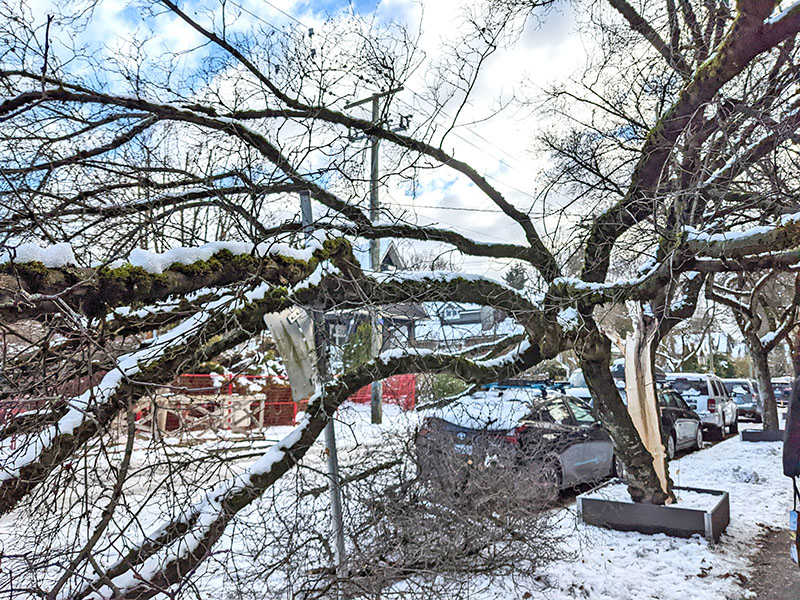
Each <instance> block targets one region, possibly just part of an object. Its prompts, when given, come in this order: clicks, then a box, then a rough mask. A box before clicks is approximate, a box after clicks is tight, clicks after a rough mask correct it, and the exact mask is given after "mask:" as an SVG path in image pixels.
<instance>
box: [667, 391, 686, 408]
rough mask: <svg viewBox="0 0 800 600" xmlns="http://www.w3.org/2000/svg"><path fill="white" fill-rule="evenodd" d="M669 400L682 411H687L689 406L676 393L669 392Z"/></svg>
mask: <svg viewBox="0 0 800 600" xmlns="http://www.w3.org/2000/svg"><path fill="white" fill-rule="evenodd" d="M669 396H670V398H672V401H673V402H675V406H676V407H678V408H682V409H684V410H689V405H688V404H686V402H685V401H684V400H683V398H682V397H681V395H680V394H679V393H677V392H669Z"/></svg>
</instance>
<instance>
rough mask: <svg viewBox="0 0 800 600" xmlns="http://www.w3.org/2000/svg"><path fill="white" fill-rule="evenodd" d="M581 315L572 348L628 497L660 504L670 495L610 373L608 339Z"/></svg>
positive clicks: (593, 323) (588, 319)
mask: <svg viewBox="0 0 800 600" xmlns="http://www.w3.org/2000/svg"><path fill="white" fill-rule="evenodd" d="M583 318H584V323H585V328H584V330H583V331H584V333H583V335H582V336H581V338H580V339H579V340H576V343H575V351H576V354H577V355H578V358H579V359H580V361H581V368H582V369H583V375H584V377H585V379H586V385H587V386H588V387H589V391H590V392H591V394H592V397H593V398H594V403H595V404H594V405H595V408H596V409H597V411H598V412H599V414H600V418H601V419H602V421H603V425H604V426H605V428H606V430H607V431H608V433H609V435H610V436H611V438H612V439H613V440H614V446H615V450H614V451H615V452H616V455H617V456H618V457H619V459H620V460H621V461H622V462H623V463H624V464H625V467H626V469H627V475H628V491H629V492H630V495H631V498H632V499H633V501H634V502H641V503H645V504H664V503H666V502H667V501H668V500H671V499H672V498H671V495H670V494H668V493H666V492H664V490H663V488H662V485H661V480H660V479H659V477H658V474H657V472H656V469H655V467H654V466H653V457H652V456H651V454H650V453H649V452H648V451H647V448H645V446H644V444H643V443H642V439H641V437H640V436H639V432H638V431H637V430H636V427H635V426H634V424H633V420H632V419H631V416H630V414H629V413H628V408H627V407H626V406H625V403H624V402H623V401H622V398H621V397H620V394H619V390H617V385H616V383H615V382H614V378H613V377H612V376H611V342H610V341H609V339H608V338H607V337H606V336H605V335H603V334H602V333H601V332H600V330H599V329H598V328H597V323H595V322H594V319H593V318H592V317H591V316H587V315H583Z"/></svg>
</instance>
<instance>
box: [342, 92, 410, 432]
mask: <svg viewBox="0 0 800 600" xmlns="http://www.w3.org/2000/svg"><path fill="white" fill-rule="evenodd" d="M402 90H403V88H402V86H401V87H396V88H393V89H390V90H386V91H384V92H378V93H377V94H373V95H372V96H369V97H368V98H364V99H362V100H357V101H355V102H350V103H349V104H347V105H346V106H345V108H346V109H347V108H353V107H355V106H361V105H362V104H366V103H367V102H370V101H372V123H374V124H375V125H379V124H380V122H381V109H380V99H381V98H384V97H386V96H391V95H392V94H396V93H397V92H400V91H402ZM379 141H380V140H379V139H378V137H377V136H374V135H373V136H371V142H372V143H371V145H370V170H369V218H370V221H371V222H372V223H375V222H377V220H378V218H379V216H380V214H379V213H380V200H379V198H378V145H379ZM380 263H381V246H380V241H379V240H377V239H373V240H370V241H369V267H370V269H372V270H373V271H377V270H378V269H380ZM370 325H371V330H372V340H371V341H372V344H371V346H372V348H371V350H372V352H371V354H372V356H373V357H375V356H377V355H378V354H379V353H380V351H381V348H382V347H383V331H382V330H381V323H380V320H379V319H378V315H377V314H376V313H375V311H374V310H371V311H370ZM370 408H371V409H372V422H373V423H375V424H380V423H381V422H382V421H383V388H382V387H381V382H380V381H373V382H372V385H371V386H370Z"/></svg>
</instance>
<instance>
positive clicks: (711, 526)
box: [577, 479, 731, 542]
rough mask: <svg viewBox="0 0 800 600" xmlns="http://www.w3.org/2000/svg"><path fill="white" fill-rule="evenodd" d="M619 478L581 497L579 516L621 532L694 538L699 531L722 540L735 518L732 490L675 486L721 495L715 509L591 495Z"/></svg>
mask: <svg viewBox="0 0 800 600" xmlns="http://www.w3.org/2000/svg"><path fill="white" fill-rule="evenodd" d="M615 483H619V480H618V479H617V480H611V481H609V482H607V483H605V484H603V485H601V486H598V487H596V488H594V489H593V490H591V491H589V492H587V493H586V494H581V495H580V496H578V499H577V505H578V517H579V518H580V519H581V520H582V521H583V522H584V523H588V524H589V525H598V526H600V527H607V528H609V529H617V530H620V531H640V532H641V533H666V534H667V535H674V536H676V537H691V536H693V535H694V534H696V533H699V534H700V535H702V536H703V537H705V538H706V539H707V540H709V541H714V542H717V541H719V536H720V535H722V532H723V531H724V530H725V528H726V527H727V526H728V523H730V520H731V514H730V502H729V500H728V492H722V491H718V490H704V489H699V488H690V487H681V486H677V485H676V486H675V487H674V489H675V490H676V491H678V490H685V491H690V492H700V493H703V494H712V495H714V496H719V501H718V502H717V503H716V504H715V505H714V507H713V508H712V509H711V510H701V509H698V508H679V507H677V506H656V505H653V504H636V503H633V502H620V501H616V500H610V499H609V500H607V499H603V498H593V497H590V496H591V495H592V494H594V493H596V492H597V491H598V490H601V489H602V488H604V487H606V486H610V485H612V484H615Z"/></svg>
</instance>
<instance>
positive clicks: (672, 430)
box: [564, 380, 703, 460]
mask: <svg viewBox="0 0 800 600" xmlns="http://www.w3.org/2000/svg"><path fill="white" fill-rule="evenodd" d="M616 381H617V382H618V387H619V386H620V385H622V386H623V387H620V388H619V393H620V396H621V397H622V401H623V402H625V403H627V397H626V394H625V390H624V389H623V388H624V384H623V383H622V382H620V381H619V380H616ZM578 389H579V390H582V389H583V388H578ZM564 391H565V392H567V393H569V394H571V393H572V392H573V390H572V389H571V388H567V389H566V390H564ZM586 395H587V397H588V400H585V401H586V402H587V403H588V404H589V405H590V406H594V399H593V398H592V397H591V394H589V390H588V389H586ZM658 404H659V412H660V419H661V432H662V435H663V439H662V442H663V443H664V448H665V449H666V452H667V456H668V458H669V460H672V459H673V458H674V457H675V453H676V452H677V451H678V450H684V449H687V448H694V449H700V448H701V447H702V445H703V423H702V420H701V419H700V416H699V415H698V414H697V413H696V412H694V411H693V410H692V409H691V408H690V407H689V406H688V405H687V404H686V402H685V401H684V400H683V398H682V397H681V395H680V394H679V393H678V392H676V391H675V390H673V389H671V388H669V387H662V388H661V389H659V391H658Z"/></svg>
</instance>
